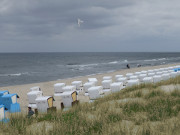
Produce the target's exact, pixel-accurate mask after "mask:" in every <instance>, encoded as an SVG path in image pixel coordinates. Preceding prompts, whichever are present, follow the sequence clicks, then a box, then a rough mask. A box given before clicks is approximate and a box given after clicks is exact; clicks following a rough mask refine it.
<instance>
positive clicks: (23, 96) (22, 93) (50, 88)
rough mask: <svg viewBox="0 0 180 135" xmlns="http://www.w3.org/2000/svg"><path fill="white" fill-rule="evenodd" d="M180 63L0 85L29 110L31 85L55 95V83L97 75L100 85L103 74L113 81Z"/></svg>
mask: <svg viewBox="0 0 180 135" xmlns="http://www.w3.org/2000/svg"><path fill="white" fill-rule="evenodd" d="M176 65H180V63H174V64H165V65H158V66H147V67H136V68H130V69H122V70H118V71H114V72H106V73H101V74H94V75H86V76H80V77H73V78H67V79H60V80H59V79H58V80H54V81H48V82H40V83H32V84H23V85H15V86H5V87H0V90H8V91H9V92H10V93H17V94H18V95H19V97H20V98H19V99H18V103H20V105H21V110H22V112H24V111H26V110H27V105H28V100H27V93H28V92H29V91H30V88H31V87H34V86H39V87H40V88H41V90H42V92H43V95H44V96H54V84H55V83H65V84H66V85H71V82H72V81H78V80H80V81H82V83H83V84H84V83H85V82H87V81H88V78H90V77H95V78H97V79H98V85H101V81H102V77H103V76H112V78H113V82H114V81H115V80H114V76H115V75H118V74H122V75H125V74H126V73H134V72H138V71H142V70H150V69H156V68H163V67H169V66H176ZM86 101H88V99H87V98H86V97H85V96H83V95H80V102H86Z"/></svg>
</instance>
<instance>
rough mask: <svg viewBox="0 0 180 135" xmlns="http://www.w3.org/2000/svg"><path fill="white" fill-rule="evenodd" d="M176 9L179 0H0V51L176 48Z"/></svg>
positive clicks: (179, 30)
mask: <svg viewBox="0 0 180 135" xmlns="http://www.w3.org/2000/svg"><path fill="white" fill-rule="evenodd" d="M179 13H180V1H178V0H173V1H169V0H148V1H144V0H111V1H110V0H91V1H86V0H74V1H72V0H1V1H0V31H1V32H0V52H64V51H70V52H74V51H75V52H81V51H95V52H101V51H102V52H104V51H105V52H108V51H117V52H119V51H180V45H179V43H180V38H179V36H180V23H179V22H180V16H179ZM78 18H80V19H81V20H83V21H84V23H82V24H81V27H78V24H77V19H78Z"/></svg>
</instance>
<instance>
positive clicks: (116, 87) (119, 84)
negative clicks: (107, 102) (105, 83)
mask: <svg viewBox="0 0 180 135" xmlns="http://www.w3.org/2000/svg"><path fill="white" fill-rule="evenodd" d="M123 88H124V87H123V83H122V82H116V83H112V84H111V85H110V89H111V92H117V91H120V90H122V89H123Z"/></svg>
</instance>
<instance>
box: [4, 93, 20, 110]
mask: <svg viewBox="0 0 180 135" xmlns="http://www.w3.org/2000/svg"><path fill="white" fill-rule="evenodd" d="M17 98H19V96H18V95H17V94H6V95H3V96H2V102H3V105H4V106H5V109H6V110H7V111H9V112H10V113H15V112H21V108H20V104H19V103H17Z"/></svg>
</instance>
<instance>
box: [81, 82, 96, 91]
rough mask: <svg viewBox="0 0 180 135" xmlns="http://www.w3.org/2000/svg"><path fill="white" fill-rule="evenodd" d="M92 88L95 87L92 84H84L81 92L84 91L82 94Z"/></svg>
mask: <svg viewBox="0 0 180 135" xmlns="http://www.w3.org/2000/svg"><path fill="white" fill-rule="evenodd" d="M93 86H95V84H94V82H86V83H85V84H84V85H83V90H84V92H88V89H89V88H90V87H93Z"/></svg>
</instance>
